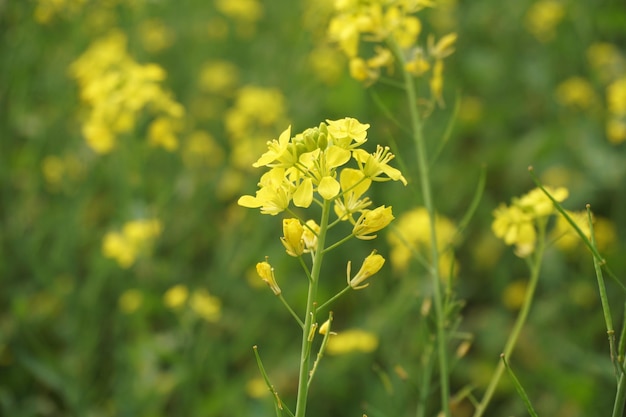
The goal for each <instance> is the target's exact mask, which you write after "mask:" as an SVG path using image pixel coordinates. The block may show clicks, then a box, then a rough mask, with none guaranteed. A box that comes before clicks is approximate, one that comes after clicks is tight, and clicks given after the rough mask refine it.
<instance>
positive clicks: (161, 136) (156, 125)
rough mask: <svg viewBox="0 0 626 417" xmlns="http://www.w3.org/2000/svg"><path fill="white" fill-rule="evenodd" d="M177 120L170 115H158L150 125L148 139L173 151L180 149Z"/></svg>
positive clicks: (155, 144)
mask: <svg viewBox="0 0 626 417" xmlns="http://www.w3.org/2000/svg"><path fill="white" fill-rule="evenodd" d="M176 130H178V127H177V126H176V120H173V119H172V118H170V117H158V118H156V119H155V120H154V121H153V122H152V123H150V126H149V127H148V139H149V141H150V144H152V145H154V146H161V147H163V148H165V149H166V150H168V151H170V152H173V151H175V150H176V149H178V138H177V137H176V133H175V132H176Z"/></svg>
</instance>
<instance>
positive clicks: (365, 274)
mask: <svg viewBox="0 0 626 417" xmlns="http://www.w3.org/2000/svg"><path fill="white" fill-rule="evenodd" d="M384 264H385V258H383V257H382V256H381V255H379V254H377V253H376V251H372V253H370V254H369V255H368V256H367V257H366V258H365V260H364V261H363V265H361V269H359V272H357V273H356V275H355V276H354V277H352V278H351V277H350V269H351V262H350V261H348V267H347V271H346V276H347V280H348V285H349V286H350V287H352V289H355V290H360V289H363V288H365V287H367V286H368V285H369V283H367V284H363V282H365V281H366V280H367V279H369V278H370V277H371V276H372V275H374V274H376V273H377V272H378V271H380V269H381V268H382V267H383V265H384ZM361 284H363V285H361Z"/></svg>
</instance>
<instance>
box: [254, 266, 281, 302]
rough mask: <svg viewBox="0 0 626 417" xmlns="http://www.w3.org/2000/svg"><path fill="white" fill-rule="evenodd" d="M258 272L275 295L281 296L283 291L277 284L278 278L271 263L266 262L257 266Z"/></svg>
mask: <svg viewBox="0 0 626 417" xmlns="http://www.w3.org/2000/svg"><path fill="white" fill-rule="evenodd" d="M256 272H257V274H259V276H260V277H261V279H262V280H263V282H265V283H266V284H267V285H268V286H269V287H270V289H271V290H272V291H273V292H274V294H275V295H280V293H281V292H282V291H281V290H280V287H279V286H278V283H277V282H276V278H275V277H274V268H272V266H271V265H270V264H269V262H267V261H264V262H259V263H258V264H256Z"/></svg>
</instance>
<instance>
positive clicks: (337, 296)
mask: <svg viewBox="0 0 626 417" xmlns="http://www.w3.org/2000/svg"><path fill="white" fill-rule="evenodd" d="M351 288H352V287H351V286H349V285H348V286H347V287H346V288H344V289H343V290H341V291H339V292H338V293H337V294H335V295H333V296H332V298H330V299H328V301H325V302H324V304H322V305H321V306H319V307H318V308H317V311H320V310H322V309H324V308H326V307H328V306H329V305H331V304H332V303H333V302H334V301H335V300H336V299H338V298H339V297H341V296H342V295H344V294H345V293H347V292H348V291H350V289H351Z"/></svg>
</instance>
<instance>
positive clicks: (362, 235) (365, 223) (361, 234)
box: [352, 206, 394, 240]
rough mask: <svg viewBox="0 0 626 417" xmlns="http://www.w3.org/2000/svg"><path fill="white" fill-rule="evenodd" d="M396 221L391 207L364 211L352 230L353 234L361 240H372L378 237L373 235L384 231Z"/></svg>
mask: <svg viewBox="0 0 626 417" xmlns="http://www.w3.org/2000/svg"><path fill="white" fill-rule="evenodd" d="M393 219H394V217H393V214H391V207H385V206H380V207H377V208H375V209H374V210H363V212H362V214H361V217H359V220H357V222H356V224H355V225H354V229H352V234H353V235H354V236H355V237H356V238H357V239H361V240H371V239H374V238H375V237H376V235H372V233H374V232H377V231H379V230H381V229H384V228H385V227H387V225H389V223H391V221H392V220H393Z"/></svg>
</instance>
